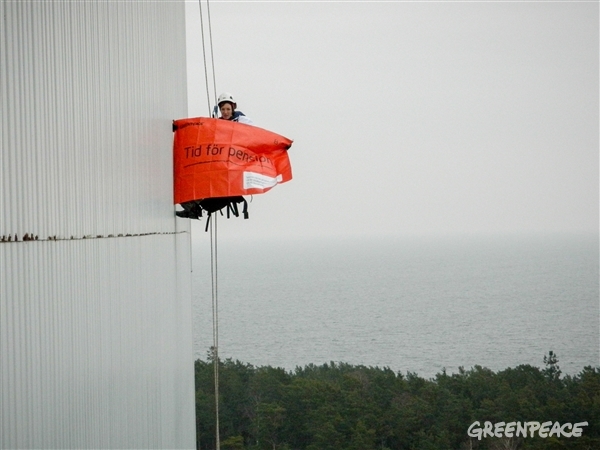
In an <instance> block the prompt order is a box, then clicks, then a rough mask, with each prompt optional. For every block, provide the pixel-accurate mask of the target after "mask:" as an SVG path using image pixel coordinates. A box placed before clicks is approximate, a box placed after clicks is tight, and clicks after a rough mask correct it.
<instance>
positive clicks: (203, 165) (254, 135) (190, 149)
mask: <svg viewBox="0 0 600 450" xmlns="http://www.w3.org/2000/svg"><path fill="white" fill-rule="evenodd" d="M173 130H174V132H175V137H174V141H173V158H174V171H175V174H174V178H175V203H183V202H188V201H190V200H200V199H203V198H212V197H232V196H236V195H250V194H262V193H264V192H267V191H268V190H269V189H271V188H272V187H274V186H275V185H277V184H279V183H285V182H286V181H289V180H291V179H292V167H291V165H290V160H289V158H288V154H287V150H288V149H289V148H290V147H291V145H292V140H290V139H288V138H286V137H283V136H280V135H278V134H275V133H272V132H270V131H267V130H264V129H262V128H258V127H255V126H252V125H246V124H243V123H237V122H232V121H229V120H221V119H209V118H206V117H196V118H193V119H181V120H175V121H174V122H173Z"/></svg>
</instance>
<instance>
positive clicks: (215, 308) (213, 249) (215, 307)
mask: <svg viewBox="0 0 600 450" xmlns="http://www.w3.org/2000/svg"><path fill="white" fill-rule="evenodd" d="M198 4H199V6H200V31H201V33H202V57H203V59H204V80H205V83H206V101H207V105H208V116H210V115H211V107H210V92H209V87H208V85H209V82H208V64H207V62H206V45H205V39H204V18H203V14H202V0H198ZM206 9H207V19H208V36H209V41H210V57H211V67H212V78H213V94H214V103H215V105H216V103H217V77H216V76H215V53H214V50H213V39H212V27H211V20H210V3H209V0H206ZM217 255H218V249H217V214H213V217H212V220H211V221H210V276H211V299H212V316H213V372H214V382H215V445H216V450H221V437H220V432H219V288H218V286H219V283H218V264H217V263H218V258H217Z"/></svg>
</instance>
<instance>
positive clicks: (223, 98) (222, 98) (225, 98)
mask: <svg viewBox="0 0 600 450" xmlns="http://www.w3.org/2000/svg"><path fill="white" fill-rule="evenodd" d="M223 102H229V103H231V104H233V107H234V109H235V107H236V106H237V105H236V103H235V100H234V99H233V95H232V94H230V93H229V92H223V93H222V94H221V95H219V98H218V99H217V105H219V106H221V103H223Z"/></svg>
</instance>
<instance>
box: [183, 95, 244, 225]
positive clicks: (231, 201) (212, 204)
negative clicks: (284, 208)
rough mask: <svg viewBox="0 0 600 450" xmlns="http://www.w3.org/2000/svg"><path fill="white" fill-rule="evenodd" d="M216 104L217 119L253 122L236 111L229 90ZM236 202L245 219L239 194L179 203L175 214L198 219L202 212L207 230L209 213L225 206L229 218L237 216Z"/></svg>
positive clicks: (241, 198) (242, 200)
mask: <svg viewBox="0 0 600 450" xmlns="http://www.w3.org/2000/svg"><path fill="white" fill-rule="evenodd" d="M217 106H218V108H219V111H220V112H221V117H219V119H222V120H231V121H232V122H239V123H245V124H247V125H251V124H252V123H253V122H252V120H250V119H249V118H248V117H247V116H246V115H245V114H244V113H243V112H241V111H236V108H237V103H236V102H235V100H234V99H233V95H232V94H230V93H229V92H224V93H223V94H221V95H219V98H218V99H217ZM216 109H217V108H216V107H215V110H216ZM215 112H216V111H215ZM215 115H216V114H215ZM238 203H241V204H242V212H243V214H244V219H247V218H248V202H247V201H246V199H245V198H244V197H242V196H241V195H240V196H236V197H215V198H205V199H200V200H192V201H189V202H185V203H181V206H182V208H183V211H175V215H177V217H182V218H186V219H200V217H202V214H203V212H204V213H206V214H207V215H208V220H207V222H206V230H208V225H209V222H210V215H211V214H212V213H214V212H217V211H221V210H222V209H223V208H225V207H226V208H227V218H229V215H230V214H233V215H234V216H236V217H238V216H239V211H238V207H237V205H238Z"/></svg>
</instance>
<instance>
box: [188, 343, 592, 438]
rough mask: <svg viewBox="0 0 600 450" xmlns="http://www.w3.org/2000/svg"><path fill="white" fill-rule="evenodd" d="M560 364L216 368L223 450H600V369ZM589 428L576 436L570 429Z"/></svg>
mask: <svg viewBox="0 0 600 450" xmlns="http://www.w3.org/2000/svg"><path fill="white" fill-rule="evenodd" d="M214 360H215V358H214V354H213V353H212V352H211V351H209V353H208V355H207V358H206V361H203V360H200V359H198V360H197V361H196V362H195V380H196V430H197V438H196V439H197V448H198V449H214V448H215V400H214V399H215V396H214V392H215V384H214ZM558 362H559V361H558V357H557V355H556V354H555V353H553V352H549V353H548V355H546V356H544V357H543V367H542V368H538V367H534V366H531V365H520V366H517V367H515V368H508V369H504V370H501V371H498V372H494V371H492V370H490V369H487V368H485V367H481V366H474V367H473V368H471V369H468V370H465V369H464V368H460V369H459V372H458V373H453V374H448V373H446V371H445V370H444V371H442V372H441V373H438V374H437V375H436V376H435V377H433V378H431V379H424V378H422V377H420V376H418V375H417V374H415V373H411V372H407V373H405V374H403V373H400V372H394V371H393V370H391V369H389V368H387V367H366V366H361V365H350V364H345V363H334V362H331V363H328V364H323V365H312V364H310V365H307V366H304V367H297V368H296V369H295V370H293V371H288V370H284V369H282V368H276V367H270V366H261V367H255V366H253V365H251V364H248V363H242V362H240V361H237V360H236V361H233V360H231V359H226V360H219V365H218V370H219V433H220V447H221V449H222V450H241V449H265V450H371V449H372V450H409V449H411V450H412V449H414V450H430V449H431V450H434V449H435V450H446V449H458V450H460V449H481V450H484V449H550V450H552V449H600V367H591V366H587V367H585V368H583V370H582V371H581V372H580V373H578V374H577V375H574V376H571V375H563V374H562V373H561V370H560V366H559V365H558ZM475 422H477V423H475ZM487 422H489V423H488V424H487V427H488V429H487V430H486V431H487V432H486V433H484V432H483V430H484V429H485V424H486V423H487ZM525 422H527V423H528V424H527V425H529V427H530V428H527V431H526V432H525V433H523V432H521V433H519V434H517V433H515V432H514V431H515V430H511V431H512V432H511V433H509V432H508V431H509V428H510V427H513V426H516V425H511V426H510V427H509V425H508V424H509V423H519V425H520V426H521V425H523V426H524V425H526V424H525ZM532 422H533V423H536V422H537V423H540V424H544V423H545V422H546V423H547V425H546V429H545V433H541V432H540V431H541V430H536V431H534V429H537V425H535V426H533V425H532ZM585 422H587V425H580V426H579V431H580V432H581V435H580V436H578V437H577V433H576V432H575V431H576V429H577V427H575V424H577V423H579V424H582V423H583V424H585ZM492 426H494V427H495V428H493V430H492V428H491V427H492ZM560 427H562V430H563V432H564V433H561V432H560ZM542 429H543V428H542ZM477 430H481V431H480V432H479V434H478V433H477V432H476V431H477ZM494 431H495V434H494ZM571 431H572V433H571ZM524 435H525V436H524ZM569 435H570V436H569ZM543 436H545V437H543Z"/></svg>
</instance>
